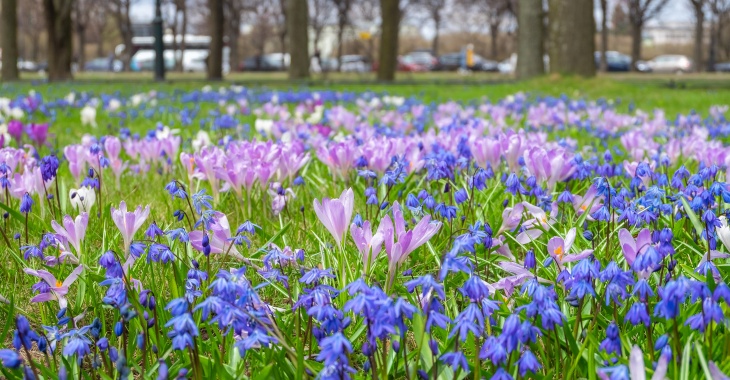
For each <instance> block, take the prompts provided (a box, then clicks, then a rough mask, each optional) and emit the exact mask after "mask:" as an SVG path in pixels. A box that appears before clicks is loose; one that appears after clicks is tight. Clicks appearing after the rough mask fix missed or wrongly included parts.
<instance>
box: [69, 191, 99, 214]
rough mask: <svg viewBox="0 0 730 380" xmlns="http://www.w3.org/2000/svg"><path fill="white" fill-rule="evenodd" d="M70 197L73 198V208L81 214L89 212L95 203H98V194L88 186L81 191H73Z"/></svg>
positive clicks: (70, 192)
mask: <svg viewBox="0 0 730 380" xmlns="http://www.w3.org/2000/svg"><path fill="white" fill-rule="evenodd" d="M68 195H69V198H71V206H73V208H74V210H79V212H89V211H90V210H91V207H92V206H93V205H94V203H96V192H94V189H92V188H90V187H87V186H83V187H81V188H79V189H71V190H70V191H69V194H68Z"/></svg>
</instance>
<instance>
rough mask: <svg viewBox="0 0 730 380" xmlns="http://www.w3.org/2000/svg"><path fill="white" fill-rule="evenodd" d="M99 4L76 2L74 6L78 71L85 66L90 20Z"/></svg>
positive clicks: (93, 0) (87, 0)
mask: <svg viewBox="0 0 730 380" xmlns="http://www.w3.org/2000/svg"><path fill="white" fill-rule="evenodd" d="M99 8H100V6H99V2H98V1H95V0H76V3H75V5H74V12H73V13H74V21H75V25H76V38H77V39H78V43H79V45H78V65H79V71H83V70H84V66H85V64H86V40H87V30H88V27H89V23H90V20H91V19H93V18H94V14H95V13H96V12H98V11H99Z"/></svg>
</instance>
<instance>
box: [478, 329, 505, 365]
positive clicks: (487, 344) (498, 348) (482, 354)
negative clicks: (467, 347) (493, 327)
mask: <svg viewBox="0 0 730 380" xmlns="http://www.w3.org/2000/svg"><path fill="white" fill-rule="evenodd" d="M479 358H480V359H482V360H489V361H491V362H492V363H494V364H495V365H500V364H504V363H505V362H506V361H507V350H506V349H505V347H504V346H503V345H502V343H501V342H500V341H499V339H497V338H495V337H493V336H490V337H488V338H487V339H486V340H485V341H484V344H483V345H482V348H481V350H480V351H479Z"/></svg>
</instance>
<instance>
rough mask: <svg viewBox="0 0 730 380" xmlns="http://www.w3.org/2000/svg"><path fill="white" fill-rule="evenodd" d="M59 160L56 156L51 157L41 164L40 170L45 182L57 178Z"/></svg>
mask: <svg viewBox="0 0 730 380" xmlns="http://www.w3.org/2000/svg"><path fill="white" fill-rule="evenodd" d="M58 165H59V162H58V158H56V156H55V155H49V156H45V157H43V159H42V160H41V163H40V169H41V177H42V178H43V181H46V182H47V181H50V180H51V179H53V178H56V173H57V172H58Z"/></svg>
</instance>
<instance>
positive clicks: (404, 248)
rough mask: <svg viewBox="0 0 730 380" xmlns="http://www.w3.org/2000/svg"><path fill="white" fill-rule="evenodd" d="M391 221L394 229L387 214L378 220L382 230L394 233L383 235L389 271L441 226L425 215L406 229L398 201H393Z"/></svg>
mask: <svg viewBox="0 0 730 380" xmlns="http://www.w3.org/2000/svg"><path fill="white" fill-rule="evenodd" d="M393 221H394V224H395V228H394V229H393V228H392V227H391V226H392V225H393V224H391V223H392V222H391V221H390V217H389V216H388V215H386V216H384V217H383V219H382V220H381V221H380V224H381V226H382V228H383V229H382V231H389V230H391V231H394V232H395V235H393V234H388V235H386V236H385V252H386V253H387V254H388V260H389V262H390V270H391V271H393V270H395V267H396V266H397V265H399V264H403V263H404V262H405V260H406V259H407V258H408V255H410V254H411V252H413V251H415V250H416V248H418V247H420V246H422V245H424V244H426V242H427V241H428V240H429V239H431V237H433V235H436V233H437V232H438V231H439V229H440V228H441V222H438V221H437V222H433V223H432V222H431V216H430V215H426V216H424V217H423V218H422V219H421V220H419V221H418V223H417V224H416V226H415V227H413V229H412V230H410V231H406V221H405V219H404V218H403V212H402V211H401V209H400V205H399V204H398V202H394V203H393ZM395 238H397V240H395Z"/></svg>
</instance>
